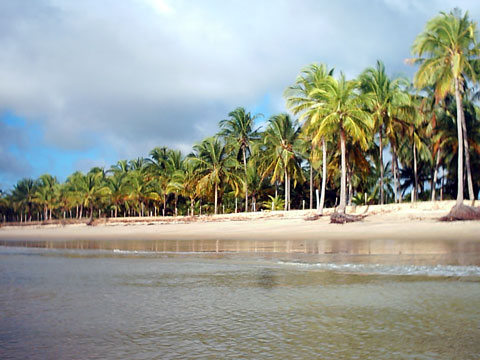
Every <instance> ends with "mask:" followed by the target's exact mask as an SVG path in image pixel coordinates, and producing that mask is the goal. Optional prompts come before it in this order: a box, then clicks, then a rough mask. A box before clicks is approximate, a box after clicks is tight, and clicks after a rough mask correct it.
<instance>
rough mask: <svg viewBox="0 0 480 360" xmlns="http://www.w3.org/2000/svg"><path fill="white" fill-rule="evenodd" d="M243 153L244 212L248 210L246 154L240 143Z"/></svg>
mask: <svg viewBox="0 0 480 360" xmlns="http://www.w3.org/2000/svg"><path fill="white" fill-rule="evenodd" d="M242 153H243V169H244V170H245V212H248V175H247V155H246V154H245V146H244V145H242Z"/></svg>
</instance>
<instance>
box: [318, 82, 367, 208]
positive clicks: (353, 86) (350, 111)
mask: <svg viewBox="0 0 480 360" xmlns="http://www.w3.org/2000/svg"><path fill="white" fill-rule="evenodd" d="M358 86H359V83H358V82H357V81H347V80H346V78H345V75H344V74H343V73H341V74H340V77H339V78H338V79H335V78H333V77H328V78H327V79H326V80H325V82H324V84H323V86H322V88H321V89H319V93H320V94H322V96H324V97H325V102H324V104H323V105H322V108H323V111H321V112H319V115H318V116H317V117H315V118H312V124H316V123H317V122H318V123H319V126H318V130H317V133H316V135H315V137H314V140H316V141H318V139H319V138H321V137H322V136H323V137H325V136H333V135H334V134H335V133H337V134H338V135H339V139H340V151H341V180H340V204H339V208H338V210H339V212H340V213H345V209H346V178H347V164H346V159H345V155H346V139H347V136H349V138H350V139H351V141H354V142H358V143H359V144H360V145H361V146H362V147H363V148H365V149H366V148H368V142H369V139H370V134H371V131H372V128H373V119H372V117H371V114H370V113H369V112H368V111H366V110H364V106H363V105H364V104H365V97H363V96H361V95H359V94H358V92H357V90H358Z"/></svg>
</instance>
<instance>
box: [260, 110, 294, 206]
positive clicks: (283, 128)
mask: <svg viewBox="0 0 480 360" xmlns="http://www.w3.org/2000/svg"><path fill="white" fill-rule="evenodd" d="M299 134H300V127H299V125H298V123H297V122H296V121H293V120H292V119H291V118H290V115H288V114H280V115H273V116H272V117H270V119H269V120H268V126H267V129H266V130H265V132H264V133H263V143H264V145H265V149H264V150H265V152H264V153H263V156H262V157H263V160H262V161H263V165H262V166H261V168H262V169H263V174H262V176H263V177H265V176H267V175H270V174H272V180H271V182H272V184H273V183H275V182H276V181H279V182H280V183H281V182H282V178H283V179H284V180H283V182H284V185H285V210H289V209H290V203H291V199H290V193H291V189H290V182H291V179H292V177H293V180H294V185H293V186H294V187H295V186H296V183H297V181H302V182H303V173H302V170H301V168H300V156H299V154H298V153H296V152H295V150H294V147H295V148H296V146H297V143H298V141H299V138H298V137H299Z"/></svg>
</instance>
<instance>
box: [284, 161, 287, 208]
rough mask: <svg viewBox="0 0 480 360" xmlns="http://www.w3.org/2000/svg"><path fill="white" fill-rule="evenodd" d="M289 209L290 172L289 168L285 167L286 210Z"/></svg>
mask: <svg viewBox="0 0 480 360" xmlns="http://www.w3.org/2000/svg"><path fill="white" fill-rule="evenodd" d="M287 209H288V174H287V168H286V167H285V207H284V210H285V211H287Z"/></svg>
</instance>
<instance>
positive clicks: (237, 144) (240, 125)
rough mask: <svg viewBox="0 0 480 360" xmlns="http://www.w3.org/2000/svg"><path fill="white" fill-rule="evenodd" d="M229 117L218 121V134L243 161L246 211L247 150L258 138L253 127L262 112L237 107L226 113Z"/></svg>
mask: <svg viewBox="0 0 480 360" xmlns="http://www.w3.org/2000/svg"><path fill="white" fill-rule="evenodd" d="M228 116H229V118H228V119H225V120H222V121H220V124H219V125H220V129H221V131H220V133H219V135H220V136H223V137H224V138H225V139H226V140H227V142H229V143H231V144H232V145H233V146H234V149H235V150H236V151H237V157H239V158H240V157H241V159H242V161H243V169H244V172H245V177H244V184H245V185H244V186H245V212H247V211H248V181H247V177H248V175H247V152H250V151H251V148H250V143H251V141H254V140H258V139H259V135H258V130H257V129H255V128H254V126H255V120H256V119H258V118H259V117H261V116H263V115H262V114H256V115H253V116H252V115H251V114H250V113H249V112H246V111H245V109H244V108H243V107H238V108H236V109H235V110H233V111H231V112H230V113H229V114H228Z"/></svg>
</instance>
